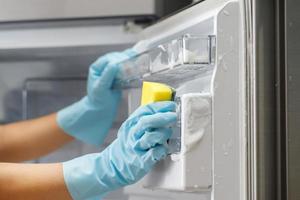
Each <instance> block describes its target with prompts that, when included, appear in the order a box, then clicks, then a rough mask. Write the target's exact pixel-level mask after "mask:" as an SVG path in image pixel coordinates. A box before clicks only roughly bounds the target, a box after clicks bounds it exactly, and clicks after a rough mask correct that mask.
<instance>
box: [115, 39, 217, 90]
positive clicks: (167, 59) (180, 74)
mask: <svg viewBox="0 0 300 200" xmlns="http://www.w3.org/2000/svg"><path fill="white" fill-rule="evenodd" d="M214 52H215V37H214V36H212V35H208V36H196V35H183V36H181V37H179V38H176V39H173V40H170V41H168V42H165V43H162V44H160V45H158V46H157V47H154V48H152V49H150V50H148V51H146V52H143V53H141V54H139V55H137V56H136V57H134V58H132V59H129V60H126V61H124V62H122V63H120V65H121V70H120V73H119V75H118V79H117V81H116V82H115V87H116V88H130V87H140V86H141V82H142V81H144V80H145V81H156V82H163V83H167V84H169V85H171V86H173V87H177V86H178V85H179V84H182V83H184V82H186V81H188V80H191V79H193V78H196V77H197V76H199V75H200V74H201V73H202V72H205V71H207V70H209V69H210V68H211V66H212V65H213V63H214V57H215V56H214V54H215V53H214ZM208 66H210V67H208Z"/></svg>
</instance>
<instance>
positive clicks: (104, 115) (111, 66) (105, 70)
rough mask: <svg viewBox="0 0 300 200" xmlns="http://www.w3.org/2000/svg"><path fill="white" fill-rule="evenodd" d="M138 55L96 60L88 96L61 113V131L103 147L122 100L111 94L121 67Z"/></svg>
mask: <svg viewBox="0 0 300 200" xmlns="http://www.w3.org/2000/svg"><path fill="white" fill-rule="evenodd" d="M135 54H136V53H135V52H134V51H133V50H131V49H129V50H126V51H124V52H121V53H109V54H107V55H105V56H102V57H100V58H99V59H98V60H96V61H95V62H94V63H93V64H92V65H91V66H90V69H89V76H88V86H87V96H85V97H84V98H82V99H81V100H80V101H79V102H76V103H74V104H72V105H71V106H69V107H67V108H64V109H63V110H61V111H59V112H58V114H57V122H58V125H59V126H60V128H62V129H63V130H64V131H65V132H66V133H67V134H69V135H71V136H73V137H75V138H77V139H79V140H82V141H84V142H86V143H89V144H95V145H100V144H101V143H102V142H103V140H104V139H105V137H106V135H107V133H108V131H109V129H110V127H111V126H112V124H113V121H114V118H115V117H116V113H117V109H118V105H119V102H120V99H121V92H120V91H118V90H112V84H113V81H114V80H115V77H116V75H117V73H118V70H119V65H118V63H120V62H122V61H123V60H126V59H128V58H131V57H132V56H134V55H135Z"/></svg>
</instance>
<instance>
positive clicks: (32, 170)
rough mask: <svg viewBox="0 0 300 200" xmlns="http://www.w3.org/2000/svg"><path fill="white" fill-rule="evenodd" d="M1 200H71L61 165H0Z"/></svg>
mask: <svg viewBox="0 0 300 200" xmlns="http://www.w3.org/2000/svg"><path fill="white" fill-rule="evenodd" d="M0 199H7V200H10V199H13V200H18V199H22V200H26V199H30V200H35V199H37V200H40V199H45V200H47V199H49V200H50V199H51V200H52V199H57V200H60V199H63V200H68V199H71V197H70V195H69V193H68V190H67V188H66V185H65V182H64V178H63V170H62V165H61V164H11V163H0Z"/></svg>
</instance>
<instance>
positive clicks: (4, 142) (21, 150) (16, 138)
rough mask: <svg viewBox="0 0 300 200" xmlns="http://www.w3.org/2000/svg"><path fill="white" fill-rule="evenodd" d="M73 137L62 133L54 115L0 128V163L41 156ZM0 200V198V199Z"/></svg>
mask: <svg viewBox="0 0 300 200" xmlns="http://www.w3.org/2000/svg"><path fill="white" fill-rule="evenodd" d="M71 140H73V137H71V136H70V135H68V134H66V133H64V131H63V130H62V129H61V128H60V127H59V126H58V124H57V122H56V114H52V115H48V116H45V117H41V118H38V119H34V120H27V121H22V122H17V123H12V124H7V125H2V126H0V162H19V161H24V160H30V159H34V158H37V157H40V156H43V155H45V154H47V153H49V152H51V151H53V150H55V149H57V148H59V147H61V146H62V145H64V144H65V143H67V142H70V141H71ZM0 199H1V198H0Z"/></svg>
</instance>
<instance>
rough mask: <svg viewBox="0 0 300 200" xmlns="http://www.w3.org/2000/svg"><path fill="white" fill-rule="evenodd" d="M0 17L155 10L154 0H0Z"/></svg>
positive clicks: (104, 14)
mask: <svg viewBox="0 0 300 200" xmlns="http://www.w3.org/2000/svg"><path fill="white" fill-rule="evenodd" d="M0 5H1V6H0V21H15V20H17V21H18V20H38V19H61V18H84V17H111V16H130V15H153V14H155V0H143V1H140V0H109V1H99V0H21V1H20V0H0Z"/></svg>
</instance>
